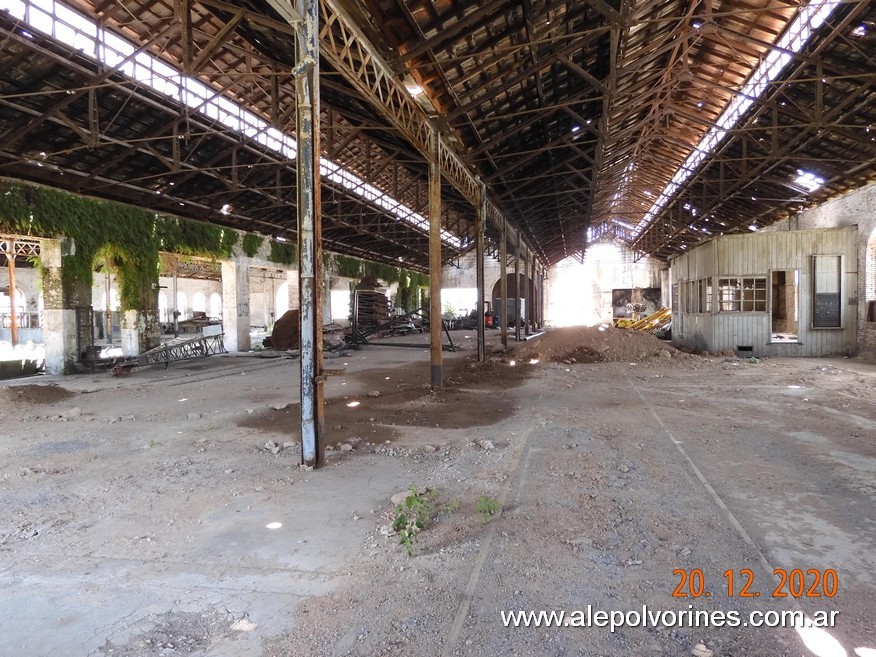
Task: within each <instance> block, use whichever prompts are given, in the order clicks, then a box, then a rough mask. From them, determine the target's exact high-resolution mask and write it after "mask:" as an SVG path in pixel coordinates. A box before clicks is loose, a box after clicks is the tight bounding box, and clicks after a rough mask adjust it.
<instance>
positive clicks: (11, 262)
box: [6, 240, 18, 347]
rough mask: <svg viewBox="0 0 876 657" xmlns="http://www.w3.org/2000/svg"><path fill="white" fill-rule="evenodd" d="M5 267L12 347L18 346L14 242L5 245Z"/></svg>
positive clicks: (10, 241)
mask: <svg viewBox="0 0 876 657" xmlns="http://www.w3.org/2000/svg"><path fill="white" fill-rule="evenodd" d="M6 248H8V249H9V251H7V252H6V267H7V269H9V320H10V321H11V322H12V324H11V325H10V326H9V331H10V339H11V340H12V346H13V347H14V346H15V345H17V344H18V311H17V310H16V308H15V297H16V296H17V295H16V293H15V291H16V290H15V240H9V241H8V242H7V243H6Z"/></svg>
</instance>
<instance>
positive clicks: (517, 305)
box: [514, 233, 520, 342]
mask: <svg viewBox="0 0 876 657" xmlns="http://www.w3.org/2000/svg"><path fill="white" fill-rule="evenodd" d="M514 339H515V340H517V342H520V233H517V241H516V242H515V243H514Z"/></svg>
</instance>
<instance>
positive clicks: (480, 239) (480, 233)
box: [475, 186, 487, 363]
mask: <svg viewBox="0 0 876 657" xmlns="http://www.w3.org/2000/svg"><path fill="white" fill-rule="evenodd" d="M486 222H487V190H486V187H485V186H482V187H481V202H480V205H478V208H477V212H476V214H475V240H476V248H475V260H476V265H475V270H476V272H477V284H478V302H477V304H476V305H475V321H476V322H477V327H478V362H479V363H483V362H484V361H485V360H486V359H487V342H486V335H485V331H484V321H485V320H484V313H485V312H486V306H485V304H484V285H485V284H486V281H485V280H484V279H485V275H484V243H485V241H486V240H485V239H484V225H485V224H486Z"/></svg>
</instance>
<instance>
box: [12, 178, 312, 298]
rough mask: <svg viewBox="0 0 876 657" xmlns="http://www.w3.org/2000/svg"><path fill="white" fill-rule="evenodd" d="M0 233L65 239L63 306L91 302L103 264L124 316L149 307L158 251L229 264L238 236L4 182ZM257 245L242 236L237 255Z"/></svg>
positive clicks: (288, 261)
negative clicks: (116, 286) (113, 274)
mask: <svg viewBox="0 0 876 657" xmlns="http://www.w3.org/2000/svg"><path fill="white" fill-rule="evenodd" d="M0 232H6V233H13V234H17V235H30V236H34V237H50V238H56V239H64V238H67V239H70V240H72V246H71V247H70V248H69V249H65V255H64V256H63V268H62V284H63V288H64V298H65V299H66V300H67V303H68V304H70V305H77V304H82V305H88V304H90V303H91V284H92V278H93V272H94V267H95V265H96V264H97V263H98V262H103V261H104V260H108V261H110V262H111V264H112V266H113V268H114V269H116V271H117V273H118V276H119V282H120V288H121V289H120V295H119V296H120V300H121V304H122V308H123V309H126V310H128V309H144V308H152V307H154V305H155V299H154V294H155V293H154V290H155V289H156V286H157V284H158V273H159V258H158V252H159V251H167V252H170V253H178V254H182V255H190V256H200V257H206V258H214V259H215V258H230V257H231V256H232V253H233V248H234V245H235V244H236V243H237V241H238V237H239V235H238V232H237V231H235V230H232V229H229V228H223V227H221V226H216V225H215V224H209V223H205V222H200V221H192V220H188V219H181V218H179V217H174V216H172V215H166V214H160V213H155V212H152V211H149V210H142V209H140V208H136V207H133V206H130V205H125V204H123V203H116V202H113V201H102V200H97V199H92V198H86V197H83V196H77V195H75V194H70V193H67V192H63V191H59V190H55V189H51V188H48V187H39V186H35V185H29V184H26V183H20V182H15V181H6V180H0ZM262 241H263V238H262V237H261V236H258V235H249V234H247V235H245V236H244V238H243V242H244V244H243V250H244V251H245V252H246V253H247V255H255V253H256V252H257V251H258V250H259V248H260V247H261V244H262ZM250 251H252V254H250ZM295 255H296V254H295V249H294V247H291V246H289V245H286V244H280V243H279V242H276V241H273V242H272V243H271V256H270V259H271V260H272V261H274V262H277V263H278V264H283V265H292V264H294V263H295ZM275 257H276V259H274V258H275Z"/></svg>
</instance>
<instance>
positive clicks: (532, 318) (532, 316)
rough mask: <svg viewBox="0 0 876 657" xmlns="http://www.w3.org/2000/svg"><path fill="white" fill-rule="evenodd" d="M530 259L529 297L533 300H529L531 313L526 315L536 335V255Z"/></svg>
mask: <svg viewBox="0 0 876 657" xmlns="http://www.w3.org/2000/svg"><path fill="white" fill-rule="evenodd" d="M529 257H530V261H529V287H528V288H527V289H528V290H529V296H530V297H532V298H531V299H530V300H529V312H528V313H526V315H527V317H529V322H528V326H529V329H530V330H531V331H532V332H533V333H534V332H535V331H536V330H537V328H536V325H535V321H536V313H535V300H536V299H537V298H538V290H537V289H536V285H535V265H536V262H535V260H536V258H535V254H534V253H530V254H529Z"/></svg>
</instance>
